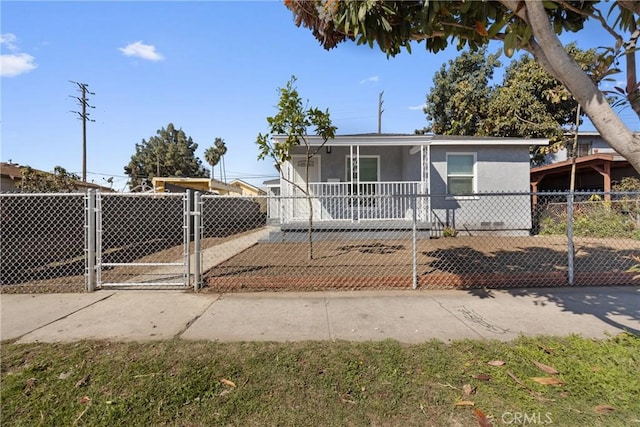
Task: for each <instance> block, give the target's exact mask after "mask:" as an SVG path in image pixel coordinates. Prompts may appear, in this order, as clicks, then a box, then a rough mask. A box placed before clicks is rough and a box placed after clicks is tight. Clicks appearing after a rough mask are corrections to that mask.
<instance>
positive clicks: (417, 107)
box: [409, 104, 427, 111]
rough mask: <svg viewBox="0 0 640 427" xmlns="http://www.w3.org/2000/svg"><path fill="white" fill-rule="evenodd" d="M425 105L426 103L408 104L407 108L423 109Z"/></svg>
mask: <svg viewBox="0 0 640 427" xmlns="http://www.w3.org/2000/svg"><path fill="white" fill-rule="evenodd" d="M426 106H427V104H420V105H410V106H409V110H420V111H422V110H424V108H425V107H426Z"/></svg>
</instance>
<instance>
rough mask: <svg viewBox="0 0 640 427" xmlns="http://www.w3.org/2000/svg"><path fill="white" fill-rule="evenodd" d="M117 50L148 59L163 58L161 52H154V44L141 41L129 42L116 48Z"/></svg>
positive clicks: (157, 59) (160, 59)
mask: <svg viewBox="0 0 640 427" xmlns="http://www.w3.org/2000/svg"><path fill="white" fill-rule="evenodd" d="M118 50H119V51H120V52H122V53H124V54H125V55H126V56H136V57H138V58H142V59H147V60H149V61H162V60H163V59H164V56H162V54H160V53H158V52H156V47H155V46H154V45H152V44H144V43H143V42H142V41H137V42H135V43H129V44H128V45H126V46H125V47H120V48H118Z"/></svg>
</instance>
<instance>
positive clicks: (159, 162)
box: [124, 123, 208, 189]
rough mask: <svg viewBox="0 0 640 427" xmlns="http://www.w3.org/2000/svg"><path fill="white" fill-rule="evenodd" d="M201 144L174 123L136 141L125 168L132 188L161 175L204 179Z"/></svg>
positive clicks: (204, 170)
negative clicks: (199, 145) (149, 136)
mask: <svg viewBox="0 0 640 427" xmlns="http://www.w3.org/2000/svg"><path fill="white" fill-rule="evenodd" d="M197 148H198V144H196V143H195V142H193V139H191V137H187V136H186V135H185V133H184V131H183V130H182V129H176V128H175V127H174V126H173V123H169V124H168V125H167V128H166V129H165V128H162V129H160V130H158V131H157V135H155V136H152V137H151V138H149V140H148V141H146V140H144V139H143V140H142V142H141V143H139V144H136V152H135V154H134V155H133V156H131V161H130V162H129V164H128V165H127V166H125V167H124V172H125V173H126V174H127V175H129V187H130V188H131V189H133V188H135V187H137V186H139V185H141V184H143V183H144V182H145V181H147V180H148V181H149V182H150V181H151V179H152V178H154V177H160V176H182V177H195V178H201V177H206V176H207V175H208V171H207V170H206V169H205V168H204V166H203V165H202V161H201V160H200V159H199V158H198V157H196V155H195V151H196V149H197Z"/></svg>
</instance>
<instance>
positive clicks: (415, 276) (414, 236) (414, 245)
mask: <svg viewBox="0 0 640 427" xmlns="http://www.w3.org/2000/svg"><path fill="white" fill-rule="evenodd" d="M417 197H418V196H417V195H416V194H414V195H413V209H412V210H413V215H412V217H413V219H412V221H411V222H412V227H413V229H412V231H411V236H412V257H413V259H412V264H413V274H412V275H413V289H417V288H418V236H417V234H418V226H417V224H416V223H417V212H416V211H417V209H418V203H416V201H417Z"/></svg>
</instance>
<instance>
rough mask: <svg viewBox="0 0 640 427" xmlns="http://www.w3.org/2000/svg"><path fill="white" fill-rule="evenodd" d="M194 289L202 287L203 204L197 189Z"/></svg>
mask: <svg viewBox="0 0 640 427" xmlns="http://www.w3.org/2000/svg"><path fill="white" fill-rule="evenodd" d="M191 215H193V273H194V274H193V290H194V291H195V292H197V291H198V290H199V289H200V273H201V272H200V256H201V248H200V233H201V232H202V204H201V198H200V192H199V191H196V194H195V200H194V205H193V212H191Z"/></svg>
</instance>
